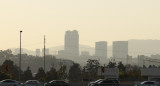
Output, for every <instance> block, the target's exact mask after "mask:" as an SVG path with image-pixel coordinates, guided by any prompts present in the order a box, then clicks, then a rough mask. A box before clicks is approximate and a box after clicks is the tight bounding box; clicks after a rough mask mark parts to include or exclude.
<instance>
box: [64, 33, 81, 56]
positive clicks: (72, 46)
mask: <svg viewBox="0 0 160 86" xmlns="http://www.w3.org/2000/svg"><path fill="white" fill-rule="evenodd" d="M64 41H65V43H64V50H65V54H66V55H67V56H79V34H78V31H76V30H73V31H66V33H65V40H64Z"/></svg>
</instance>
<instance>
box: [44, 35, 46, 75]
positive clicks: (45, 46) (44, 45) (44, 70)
mask: <svg viewBox="0 0 160 86" xmlns="http://www.w3.org/2000/svg"><path fill="white" fill-rule="evenodd" d="M45 41H46V39H45V35H44V72H45V52H46V51H45V50H46V46H45Z"/></svg>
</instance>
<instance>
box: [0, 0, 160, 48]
mask: <svg viewBox="0 0 160 86" xmlns="http://www.w3.org/2000/svg"><path fill="white" fill-rule="evenodd" d="M159 3H160V1H159V0H155V1H150V0H140V1H139V0H134V1H128V0H120V1H112V0H110V1H107V0H101V1H98V0H69V1H66V0H54V1H53V0H40V1H36V0H34V1H33V0H25V1H24V0H23V1H19V0H14V1H10V0H2V1H0V10H1V12H0V14H1V16H0V18H1V20H0V30H1V31H0V37H1V42H0V45H1V49H2V50H5V49H8V48H18V47H19V31H20V30H22V31H23V33H22V48H26V49H30V50H35V49H36V48H42V47H43V36H44V35H46V45H47V46H46V47H52V46H59V45H63V43H64V40H63V38H64V33H65V31H67V30H74V29H76V30H78V31H79V34H80V39H79V42H80V44H84V45H89V46H92V47H93V46H94V43H95V42H96V41H107V42H108V45H112V41H117V40H122V41H126V40H129V39H160V38H159V37H160V34H159V32H160V30H159V28H160V26H159V22H160V6H159Z"/></svg>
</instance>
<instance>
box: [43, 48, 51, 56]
mask: <svg viewBox="0 0 160 86" xmlns="http://www.w3.org/2000/svg"><path fill="white" fill-rule="evenodd" d="M45 55H49V48H46V49H45ZM42 56H44V48H43V49H42Z"/></svg>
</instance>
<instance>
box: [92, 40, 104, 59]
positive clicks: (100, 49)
mask: <svg viewBox="0 0 160 86" xmlns="http://www.w3.org/2000/svg"><path fill="white" fill-rule="evenodd" d="M95 56H97V57H100V58H107V42H106V41H99V42H96V43H95Z"/></svg>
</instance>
